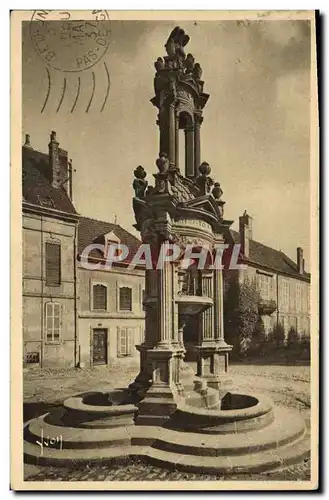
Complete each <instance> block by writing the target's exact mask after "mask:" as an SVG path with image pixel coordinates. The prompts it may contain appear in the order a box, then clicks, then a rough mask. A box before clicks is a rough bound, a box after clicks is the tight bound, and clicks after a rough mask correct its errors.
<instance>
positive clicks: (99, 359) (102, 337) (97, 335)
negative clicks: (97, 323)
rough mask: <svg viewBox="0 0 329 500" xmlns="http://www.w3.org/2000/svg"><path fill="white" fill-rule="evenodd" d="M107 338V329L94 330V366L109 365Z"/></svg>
mask: <svg viewBox="0 0 329 500" xmlns="http://www.w3.org/2000/svg"><path fill="white" fill-rule="evenodd" d="M107 336H108V332H107V329H105V328H94V329H93V365H106V364H107Z"/></svg>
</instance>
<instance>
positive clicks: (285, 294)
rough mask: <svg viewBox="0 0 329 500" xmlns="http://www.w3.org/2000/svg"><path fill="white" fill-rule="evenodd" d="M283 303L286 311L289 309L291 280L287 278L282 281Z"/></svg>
mask: <svg viewBox="0 0 329 500" xmlns="http://www.w3.org/2000/svg"><path fill="white" fill-rule="evenodd" d="M282 305H283V309H284V310H285V311H288V310H289V282H288V281H287V280H284V281H283V283H282Z"/></svg>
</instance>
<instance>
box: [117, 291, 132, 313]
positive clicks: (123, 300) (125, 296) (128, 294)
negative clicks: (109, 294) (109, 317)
mask: <svg viewBox="0 0 329 500" xmlns="http://www.w3.org/2000/svg"><path fill="white" fill-rule="evenodd" d="M119 309H120V311H131V310H132V290H131V288H129V287H127V286H123V287H121V288H120V292H119Z"/></svg>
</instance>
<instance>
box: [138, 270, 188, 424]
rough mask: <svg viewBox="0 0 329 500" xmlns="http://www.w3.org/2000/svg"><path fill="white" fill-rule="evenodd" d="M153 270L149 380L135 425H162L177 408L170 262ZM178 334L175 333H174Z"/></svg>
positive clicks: (177, 376) (177, 354)
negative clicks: (154, 318) (153, 322)
mask: <svg viewBox="0 0 329 500" xmlns="http://www.w3.org/2000/svg"><path fill="white" fill-rule="evenodd" d="M161 267H162V268H161V269H157V270H156V280H157V297H156V305H155V308H156V311H157V323H156V325H154V332H155V333H154V335H155V337H156V342H155V344H154V345H153V346H152V347H151V348H148V349H147V364H148V367H151V372H152V378H151V383H150V386H149V388H148V389H147V391H146V393H145V397H144V398H143V399H142V400H141V401H140V402H139V403H138V416H137V418H136V424H138V425H163V424H164V423H165V422H166V420H168V419H169V418H170V416H171V414H172V413H173V412H174V411H175V410H176V408H177V398H178V397H179V393H180V391H179V353H178V352H177V348H176V346H175V345H174V343H173V339H175V336H174V335H173V332H172V330H173V312H174V311H173V303H174V297H173V271H174V264H173V263H172V262H163V265H162V266H161ZM177 333H178V330H177Z"/></svg>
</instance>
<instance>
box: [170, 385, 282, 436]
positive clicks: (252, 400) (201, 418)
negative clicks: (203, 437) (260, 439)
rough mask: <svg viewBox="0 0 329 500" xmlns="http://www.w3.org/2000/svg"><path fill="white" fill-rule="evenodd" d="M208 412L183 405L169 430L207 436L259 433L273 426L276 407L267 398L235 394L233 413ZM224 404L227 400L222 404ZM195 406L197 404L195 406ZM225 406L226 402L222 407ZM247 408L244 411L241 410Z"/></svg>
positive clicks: (222, 410)
mask: <svg viewBox="0 0 329 500" xmlns="http://www.w3.org/2000/svg"><path fill="white" fill-rule="evenodd" d="M223 399H224V409H222V408H221V409H219V408H216V407H212V408H209V407H208V408H206V407H201V406H199V405H195V406H194V405H193V406H192V405H191V404H189V403H188V402H186V401H185V402H184V403H180V404H179V405H178V408H177V411H176V413H175V415H174V416H173V418H172V419H171V421H170V422H169V423H168V426H169V427H170V428H173V429H179V430H185V431H187V432H200V433H205V434H227V433H233V434H235V433H239V432H246V431H249V430H254V429H259V428H262V427H264V426H266V425H269V424H270V423H272V422H273V419H274V412H273V403H272V402H271V400H270V399H268V398H266V397H265V396H263V395H259V396H256V395H253V396H249V395H245V394H232V395H231V403H232V405H233V406H231V408H230V409H225V408H228V407H227V406H226V407H225V396H224V398H223ZM222 401H223V400H222ZM192 404H193V403H192ZM220 404H221V406H223V402H221V403H220ZM242 405H244V407H241V406H242Z"/></svg>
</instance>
